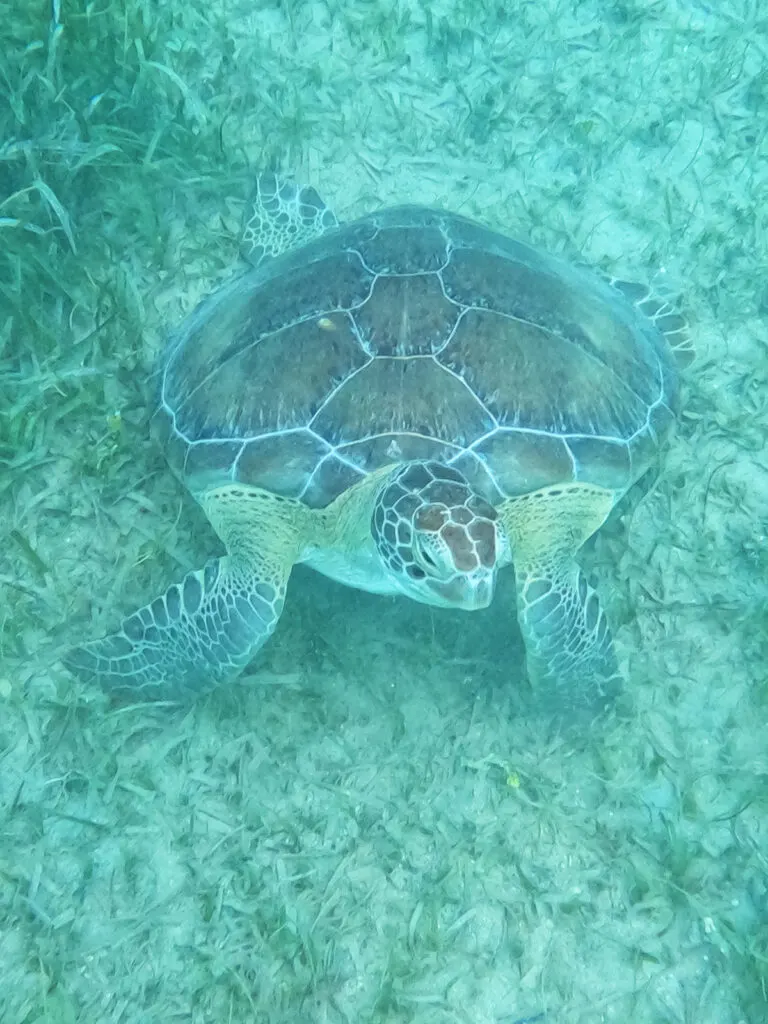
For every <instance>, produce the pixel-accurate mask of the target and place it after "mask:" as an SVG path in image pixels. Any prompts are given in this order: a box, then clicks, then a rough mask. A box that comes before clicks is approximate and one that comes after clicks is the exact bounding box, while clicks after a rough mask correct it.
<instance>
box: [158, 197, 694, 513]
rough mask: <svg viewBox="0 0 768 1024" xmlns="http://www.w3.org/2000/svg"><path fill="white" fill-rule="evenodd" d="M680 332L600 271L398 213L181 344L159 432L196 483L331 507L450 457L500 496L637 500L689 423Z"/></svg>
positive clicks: (327, 242) (314, 254) (221, 303)
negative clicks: (566, 485)
mask: <svg viewBox="0 0 768 1024" xmlns="http://www.w3.org/2000/svg"><path fill="white" fill-rule="evenodd" d="M677 390H678V378H677V370H676V367H675V364H674V360H673V356H672V353H671V351H670V349H669V347H668V346H667V344H666V342H665V339H664V337H663V335H662V334H661V333H660V332H659V331H658V330H657V329H656V327H655V326H654V325H653V323H652V322H651V321H650V320H647V319H645V317H643V316H642V314H641V313H639V312H638V310H637V309H636V308H635V307H634V306H633V305H632V304H631V303H630V301H629V300H628V299H627V298H625V296H624V295H623V294H621V293H620V292H619V291H617V290H615V289H613V288H612V287H611V286H610V285H609V284H608V283H606V282H604V281H603V280H602V279H600V278H599V277H597V276H595V275H593V274H591V273H590V272H588V271H585V270H581V269H579V268H576V267H573V266H570V265H569V264H567V263H564V262H562V261H560V260H556V259H553V258H551V257H549V256H546V255H544V254H542V253H540V252H538V251H537V250H534V249H532V248H530V247H529V246H527V245H524V244H522V243H520V242H516V241H513V240H511V239H508V238H506V237H504V236H503V235H500V234H497V233H495V232H492V231H489V230H487V229H485V228H482V227H480V226H479V225H477V224H474V223H473V222H471V221H468V220H466V219H464V218H461V217H457V216H455V215H452V214H448V213H442V212H439V211H434V210H429V209H425V208H422V207H397V208H393V209H389V210H384V211H382V212H381V213H377V214H373V215H371V216H368V217H365V218H362V219H361V220H359V221H356V222H355V223H353V224H348V225H343V226H341V227H339V228H338V229H336V230H334V231H332V232H330V233H328V234H326V235H323V236H322V237H320V238H318V239H317V240H315V241H314V242H312V243H310V244H309V245H307V246H304V247H303V248H302V249H300V250H297V251H293V252H289V253H286V254H285V255H284V256H281V257H279V258H277V259H275V260H272V261H271V262H269V263H268V264H267V265H266V266H264V267H260V268H259V269H257V270H255V271H251V272H249V273H247V274H245V275H243V276H242V277H239V278H237V279H235V280H233V281H232V282H230V283H229V284H228V285H225V286H224V287H223V288H222V289H220V290H219V291H218V292H216V293H215V294H214V295H213V296H211V298H209V299H208V300H206V301H205V302H204V303H203V304H202V305H201V306H200V307H199V308H198V309H197V310H196V311H195V313H193V314H192V316H190V317H189V318H188V320H187V321H186V322H185V324H184V325H183V326H182V328H181V329H180V331H179V332H178V333H177V335H176V336H175V337H174V338H173V339H172V340H171V343H170V344H169V347H168V352H167V356H166V362H165V368H164V372H163V376H162V392H161V404H160V409H159V412H158V414H157V417H156V422H157V427H158V429H159V431H160V433H161V436H162V438H163V440H164V442H165V443H166V446H167V448H168V454H169V458H170V459H171V463H172V465H174V467H175V468H176V469H177V471H178V472H179V473H180V474H181V475H183V476H184V478H185V479H186V480H187V482H188V483H189V485H190V487H191V488H192V489H193V491H198V492H199V491H200V490H203V489H205V488H206V487H209V486H214V485H216V484H217V483H223V482H225V481H231V480H234V481H240V482H245V483H251V484H255V485H258V486H261V487H265V488H267V489H270V490H272V491H274V492H276V493H279V494H284V495H288V496H291V497H298V498H300V499H301V500H303V501H304V502H306V503H307V504H308V505H310V506H312V507H322V506H325V505H327V504H328V503H329V502H330V501H332V500H333V499H334V498H335V497H336V496H337V495H338V494H340V493H341V492H342V491H343V490H344V489H345V488H347V487H349V486H351V485H352V484H354V483H355V482H357V481H358V480H359V479H361V477H362V476H363V475H364V474H366V473H369V472H371V471H373V470H375V469H377V468H379V467H381V466H383V465H386V464H389V463H392V464H394V463H398V462H403V461H407V460H410V459H424V458H429V459H437V460H439V461H442V462H445V463H449V464H452V465H454V466H455V467H456V468H457V469H460V470H461V471H462V472H463V473H464V474H465V476H466V477H467V479H468V480H469V481H470V483H471V484H473V486H475V487H476V489H477V490H478V492H479V493H480V494H483V495H484V496H485V497H487V499H488V500H490V501H492V502H497V501H498V500H500V498H501V497H503V496H505V495H513V494H520V493H525V492H527V491H531V490H534V489H537V488H539V487H542V486H546V485H549V484H558V483H563V482H566V481H570V480H583V481H586V482H591V483H596V484H600V485H602V486H605V487H609V488H612V489H615V490H616V491H617V492H621V491H623V490H624V489H625V488H626V487H627V486H629V484H630V483H631V482H632V480H634V479H635V478H636V477H637V476H638V475H639V474H640V473H641V472H642V470H644V469H645V468H646V466H647V464H648V462H649V460H650V458H651V457H652V455H653V453H654V451H655V449H656V447H657V446H658V444H659V442H660V440H661V438H662V437H663V435H664V433H665V432H666V430H667V428H668V426H669V424H670V423H671V421H672V419H673V418H674V414H675V411H676V404H677Z"/></svg>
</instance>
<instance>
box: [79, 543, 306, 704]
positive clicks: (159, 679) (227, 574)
mask: <svg viewBox="0 0 768 1024" xmlns="http://www.w3.org/2000/svg"><path fill="white" fill-rule="evenodd" d="M290 569H291V567H290V565H289V566H287V567H286V570H285V572H284V574H283V576H284V578H283V579H281V580H280V581H275V580H274V579H272V580H266V579H260V578H259V577H258V576H256V575H254V573H253V572H252V571H251V567H250V566H248V564H247V563H241V562H238V560H237V559H233V558H232V557H230V556H226V557H224V558H220V559H217V560H215V561H212V562H209V563H208V565H207V566H206V567H205V569H203V570H200V571H197V572H191V573H189V574H188V575H187V576H186V577H185V578H184V580H183V581H182V582H181V583H179V584H175V585H174V586H172V587H171V588H170V589H169V590H168V591H167V593H166V594H165V595H164V596H163V597H158V598H157V599H156V600H155V601H153V602H152V603H151V604H149V605H147V606H146V607H144V608H141V609H140V610H139V611H137V612H135V613H134V614H133V615H130V616H129V617H128V618H127V619H125V621H124V622H123V624H122V626H121V627H120V629H119V630H118V631H117V632H116V633H113V634H111V635H110V636H107V637H104V638H103V639H101V640H94V641H91V642H89V643H85V644H82V645H81V646H80V647H76V648H75V649H74V650H73V651H70V652H69V654H67V655H66V657H65V658H64V664H65V665H66V667H67V668H68V669H69V670H70V671H72V672H74V673H75V675H77V676H78V677H80V678H82V679H84V680H87V681H94V682H96V683H98V684H99V685H100V686H102V687H103V688H104V689H105V690H108V691H110V692H118V693H121V694H123V695H128V696H132V697H138V698H141V699H146V700H178V699H181V698H184V697H188V696H195V695H197V694H200V693H204V692H206V691H208V690H211V689H212V688H213V687H214V686H216V685H217V684H219V683H222V682H226V681H228V680H230V679H234V678H235V677H236V676H237V675H238V674H239V673H240V672H241V671H242V670H243V669H244V668H245V666H246V665H247V664H248V662H249V661H250V660H251V658H252V657H253V656H254V654H255V653H256V652H257V651H258V650H259V648H260V647H261V646H262V645H263V644H264V643H265V642H266V641H267V640H268V638H269V637H270V636H271V635H272V632H273V631H274V628H275V626H276V625H277V620H278V618H279V617H280V612H281V611H282V608H283V600H284V596H285V585H286V583H287V580H288V575H289V573H290Z"/></svg>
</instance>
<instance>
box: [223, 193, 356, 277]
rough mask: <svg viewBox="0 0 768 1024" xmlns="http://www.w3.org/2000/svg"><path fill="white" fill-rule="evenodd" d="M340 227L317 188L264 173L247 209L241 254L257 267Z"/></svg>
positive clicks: (241, 241) (241, 240)
mask: <svg viewBox="0 0 768 1024" xmlns="http://www.w3.org/2000/svg"><path fill="white" fill-rule="evenodd" d="M337 225H338V221H337V220H336V217H335V215H334V214H333V213H332V211H331V210H329V209H328V207H327V206H326V205H325V203H324V202H323V200H322V199H321V198H320V196H319V195H318V194H317V192H316V191H315V189H313V188H312V187H311V186H309V185H297V184H296V183H295V182H293V181H288V180H283V179H281V178H277V177H276V176H275V175H274V174H269V173H266V174H260V175H259V177H258V178H257V180H256V188H255V190H254V194H253V196H252V198H251V202H250V204H249V206H248V208H247V210H246V214H245V219H244V223H243V231H242V237H241V239H240V255H241V256H242V257H243V259H245V260H247V261H248V262H249V263H251V264H252V265H253V266H254V267H257V266H258V265H259V264H260V263H261V262H262V260H265V259H268V258H270V257H273V256H281V255H282V254H283V253H284V252H287V251H288V250H289V249H298V248H300V247H301V246H302V245H306V243H307V242H311V241H312V240H313V239H314V238H317V237H318V236H320V235H322V234H325V232H326V231H330V230H331V229H332V228H335V227H336V226H337Z"/></svg>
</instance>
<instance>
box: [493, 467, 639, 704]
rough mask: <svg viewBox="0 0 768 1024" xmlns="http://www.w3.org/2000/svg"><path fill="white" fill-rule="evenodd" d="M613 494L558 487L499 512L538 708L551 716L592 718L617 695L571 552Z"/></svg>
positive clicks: (590, 594)
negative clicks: (508, 547) (505, 532)
mask: <svg viewBox="0 0 768 1024" xmlns="http://www.w3.org/2000/svg"><path fill="white" fill-rule="evenodd" d="M613 504H614V495H613V494H612V492H610V491H607V490H604V489H603V488H601V487H594V486H590V485H586V484H564V485H562V486H559V487H548V488H543V489H542V490H540V491H534V492H532V493H530V494H525V495H522V496H520V497H518V498H511V499H509V500H508V501H507V502H505V503H504V504H503V505H502V506H501V507H500V509H499V511H500V514H501V518H502V521H503V522H504V525H505V527H506V530H507V534H508V537H509V541H510V545H511V548H512V558H513V562H514V567H515V581H516V588H517V610H518V620H519V623H520V629H521V631H522V634H523V640H524V641H525V647H526V660H527V666H528V675H529V677H530V680H531V683H532V685H533V686H534V689H535V690H536V701H537V704H538V705H540V706H541V707H542V708H543V709H545V710H546V711H548V712H552V713H553V714H554V715H555V716H557V717H563V716H565V717H566V719H567V717H568V716H570V715H572V714H578V713H581V712H586V713H588V714H590V713H592V712H596V711H599V710H601V709H602V708H604V707H605V706H607V705H608V704H609V703H610V701H611V700H612V698H614V697H615V696H616V695H617V693H618V692H619V690H620V689H621V683H622V679H621V675H620V673H619V669H618V665H617V661H616V655H615V652H614V648H613V638H612V636H611V630H610V627H609V625H608V621H607V619H606V616H605V613H604V611H603V609H602V608H601V606H600V602H599V599H598V596H597V594H596V592H595V590H594V589H593V588H592V587H591V586H590V584H589V583H588V582H587V580H586V578H585V576H584V573H583V572H582V571H581V569H580V568H579V566H578V565H577V563H576V561H575V556H576V552H577V551H578V549H579V548H580V547H581V545H582V544H583V543H584V541H585V540H586V539H587V538H588V537H590V536H591V535H592V534H593V533H594V532H595V531H596V530H597V529H599V527H600V526H602V524H603V523H604V522H605V519H606V517H607V515H608V513H609V512H610V510H611V507H612V506H613Z"/></svg>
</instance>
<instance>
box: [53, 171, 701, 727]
mask: <svg viewBox="0 0 768 1024" xmlns="http://www.w3.org/2000/svg"><path fill="white" fill-rule="evenodd" d="M250 214H251V216H250V218H249V219H248V222H247V224H246V228H245V231H244V234H243V247H244V250H245V252H244V254H245V255H246V256H247V257H248V258H249V259H250V261H251V263H252V264H253V266H252V267H250V268H249V269H248V271H247V272H245V273H242V274H240V275H238V276H236V277H235V278H234V279H233V280H231V281H230V282H228V283H226V284H224V286H222V287H221V288H219V289H218V290H217V291H216V292H214V294H212V295H211V296H210V297H209V298H208V299H206V300H205V301H204V302H203V303H202V304H201V305H200V306H199V307H198V308H197V309H196V310H195V311H194V312H193V313H192V314H191V315H190V316H189V317H188V319H187V320H186V321H185V322H184V323H183V324H182V326H181V327H180V329H179V330H177V332H176V333H175V334H174V335H173V337H172V338H171V339H170V343H169V345H168V347H167V350H166V352H165V355H164V358H163V363H162V367H161V383H160V396H159V403H158V409H157V412H156V414H155V416H154V426H155V428H156V430H157V433H158V434H159V436H160V438H161V441H162V443H163V445H164V447H165V450H166V452H167V456H168V460H169V462H170V465H171V466H172V468H173V469H174V470H175V471H176V473H177V474H178V475H179V476H180V477H181V478H182V480H183V481H184V482H185V483H186V485H187V486H188V488H189V490H190V491H191V493H192V494H193V495H194V497H195V498H196V500H197V501H198V502H199V504H200V505H201V506H202V508H203V510H204V511H205V513H206V515H207V517H208V519H209V520H210V522H211V523H212V525H213V527H214V529H215V530H216V533H217V534H218V535H219V537H220V538H221V540H222V541H223V543H224V545H225V547H226V550H227V554H226V555H225V556H224V557H222V558H219V559H216V560H214V561H211V562H209V564H208V565H207V566H206V567H205V568H204V569H201V570H199V571H197V572H191V573H189V574H188V575H187V576H186V577H185V579H184V580H183V581H182V582H181V583H179V584H176V585H174V586H172V587H171V588H170V589H169V590H168V592H167V593H166V594H165V595H164V596H163V597H158V598H157V599H156V600H154V601H153V602H152V603H151V604H148V605H147V606H146V607H144V608H142V609H141V610H140V611H138V612H136V613H135V614H133V615H130V616H129V617H128V618H127V619H126V620H125V621H124V622H123V624H122V626H121V627H120V629H119V630H118V631H117V632H116V633H114V634H112V635H111V636H108V637H106V638H104V639H101V640H96V641H92V642H88V643H84V644H83V645H82V646H80V647H78V648H77V649H75V650H74V651H72V652H71V653H70V655H69V656H68V658H67V664H68V666H69V667H70V668H71V669H73V670H74V671H76V672H77V673H78V674H79V675H81V676H83V677H87V678H90V679H96V680H97V681H98V682H99V683H101V684H102V685H103V686H105V687H106V688H107V689H109V690H119V691H127V692H129V693H131V694H134V695H144V696H148V697H152V698H170V699H177V698H179V697H181V696H183V695H184V694H187V693H199V692H201V691H205V690H207V689H209V688H210V687H211V686H213V685H214V684H217V683H219V682H222V681H225V680H229V679H232V678H233V677H235V676H237V675H238V673H239V672H241V671H242V669H244V668H245V666H246V665H247V664H248V662H249V661H250V660H251V659H252V658H253V656H254V654H255V652H256V651H258V650H259V649H260V648H261V647H262V645H263V644H264V643H265V642H266V640H267V639H268V638H269V636H270V635H271V634H272V632H273V630H274V628H275V626H276V625H277V621H278V619H279V617H280V613H281V610H282V608H283V600H284V598H285V592H286V587H287V584H288V577H289V576H290V573H291V569H292V567H293V566H294V565H295V564H296V563H297V562H303V563H305V564H307V565H309V566H311V567H313V568H314V569H317V570H319V571H320V572H322V573H325V574H326V575H328V576H330V577H332V578H334V579H336V580H340V581H342V582H343V583H346V584H348V585H350V586H353V587H358V588H361V589H363V590H367V591H372V592H375V593H380V594H403V595H406V596H408V597H411V598H414V599H415V600H417V601H421V602H424V603H426V604H430V605H435V606H438V607H445V608H463V609H477V608H485V607H486V606H487V605H488V604H489V603H490V601H491V599H492V597H493V594H494V588H495V586H496V579H497V575H498V572H499V570H500V569H501V568H502V567H504V566H506V565H508V564H513V565H514V572H515V582H516V594H517V608H518V620H519V625H520V629H521V631H522V635H523V639H524V642H525V647H526V655H527V667H528V674H529V677H530V679H531V681H532V683H533V684H535V685H536V686H538V687H546V688H547V691H548V692H550V693H551V694H553V695H554V698H555V701H556V703H557V702H562V705H563V706H564V707H569V706H573V707H578V706H582V705H584V706H594V705H596V704H600V703H601V702H602V701H604V700H606V699H608V698H609V697H610V696H611V695H612V694H613V693H614V691H615V690H616V688H617V685H618V682H619V672H618V668H617V662H616V657H615V654H614V649H613V643H612V640H611V633H610V629H609V627H608V624H607V622H606V619H605V616H604V614H603V611H602V610H601V608H600V605H599V602H598V598H597V595H596V593H595V591H594V589H593V587H592V586H591V585H590V584H589V583H588V582H587V581H586V579H585V577H584V575H583V574H582V572H581V571H580V569H579V567H578V565H577V562H576V560H575V556H576V553H577V552H578V550H579V548H580V547H581V545H582V544H583V543H584V541H585V540H586V539H587V538H588V537H589V536H590V535H591V534H593V533H594V532H595V530H597V529H598V527H599V526H600V525H601V524H602V523H603V522H604V521H605V519H606V516H607V515H608V513H609V512H610V510H611V508H612V507H613V506H614V505H615V504H616V502H617V501H618V500H619V499H620V498H621V497H622V495H623V494H624V493H625V492H626V491H627V489H628V488H629V486H630V485H631V484H632V483H633V481H635V480H636V479H637V478H638V477H639V476H641V474H643V473H644V472H645V470H646V469H647V468H648V466H649V465H650V463H651V461H652V459H653V457H654V455H655V454H656V452H657V450H658V448H659V446H660V444H661V443H662V441H663V439H664V438H665V436H666V435H667V433H668V430H669V428H670V425H671V424H672V422H673V420H674V418H675V414H676V410H677V406H678V392H679V375H678V367H677V364H678V361H679V360H678V357H680V356H682V358H683V359H686V357H687V355H688V353H689V351H690V349H689V342H688V337H687V332H686V330H685V326H684V323H683V320H682V318H681V317H680V315H679V314H678V313H677V312H676V311H675V310H674V309H672V308H671V307H670V306H669V305H668V304H667V303H666V302H664V301H662V300H657V299H654V298H653V297H652V296H651V295H650V294H649V292H648V291H647V290H646V289H644V288H640V287H638V286H635V285H628V284H625V283H620V282H615V281H608V280H604V279H603V278H601V277H600V276H598V275H596V274H594V273H592V272H591V271H589V270H587V269H584V268H581V267H578V266H573V265H570V264H569V263H566V262H563V261H561V260H560V259H556V258H554V257H552V256H549V255H546V254H543V253H542V252H539V251H538V250H536V249H534V248H531V247H530V246H529V245H527V244H524V243H522V242H519V241H513V240H511V239H510V238H507V237H505V236H504V235H501V234H498V233H496V232H494V231H491V230H489V229H487V228H485V227H482V226H480V225H479V224H476V223H474V222H473V221H471V220H468V219H466V218H464V217H461V216H457V215H455V214H452V213H447V212H444V211H442V210H436V209H430V208H427V207H423V206H397V207H394V208H389V209H384V210H380V211H378V212H375V213H372V214H369V215H368V216H364V217H362V218H360V219H359V220H356V221H354V222H352V223H348V224H339V223H338V222H337V220H336V218H335V217H334V216H333V214H332V213H331V212H330V210H329V209H328V208H327V207H326V206H325V204H324V203H323V202H322V200H321V199H320V197H319V195H318V194H317V192H316V191H315V190H314V189H312V188H309V187H299V186H297V185H295V184H293V183H292V182H290V181H284V180H280V179H278V178H276V177H275V176H274V175H272V174H264V175H262V176H261V177H260V178H259V180H258V185H257V189H256V196H255V200H254V204H253V208H252V209H251V210H250Z"/></svg>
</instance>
